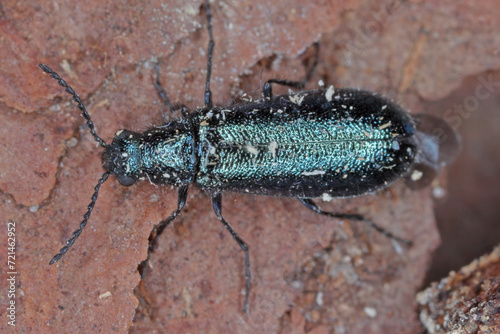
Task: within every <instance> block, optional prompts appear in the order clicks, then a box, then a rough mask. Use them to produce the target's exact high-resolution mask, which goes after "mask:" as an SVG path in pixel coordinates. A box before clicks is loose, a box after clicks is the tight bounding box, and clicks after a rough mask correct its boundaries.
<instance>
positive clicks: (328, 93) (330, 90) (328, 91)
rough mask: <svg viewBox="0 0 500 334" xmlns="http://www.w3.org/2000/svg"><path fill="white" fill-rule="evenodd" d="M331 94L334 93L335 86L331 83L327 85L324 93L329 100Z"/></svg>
mask: <svg viewBox="0 0 500 334" xmlns="http://www.w3.org/2000/svg"><path fill="white" fill-rule="evenodd" d="M333 94H335V88H334V87H333V85H332V86H330V87H328V89H327V90H326V93H325V97H326V100H327V101H331V100H332V97H333Z"/></svg>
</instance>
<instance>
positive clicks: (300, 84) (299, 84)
mask: <svg viewBox="0 0 500 334" xmlns="http://www.w3.org/2000/svg"><path fill="white" fill-rule="evenodd" d="M313 46H314V61H313V64H312V66H311V67H310V68H309V70H308V71H307V74H306V77H305V78H304V79H303V80H301V81H292V80H284V79H270V80H267V81H266V83H265V84H264V88H263V89H262V94H263V95H264V98H265V99H271V97H273V90H272V87H271V84H277V85H281V86H286V87H291V88H295V89H304V87H305V85H306V83H307V82H308V81H309V80H311V77H312V75H313V73H314V70H315V69H316V66H317V65H318V58H319V43H318V42H315V43H314V44H313Z"/></svg>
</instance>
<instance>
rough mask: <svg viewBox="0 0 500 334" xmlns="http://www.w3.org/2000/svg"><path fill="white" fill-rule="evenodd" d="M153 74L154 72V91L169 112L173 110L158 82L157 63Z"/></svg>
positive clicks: (158, 67) (158, 69)
mask: <svg viewBox="0 0 500 334" xmlns="http://www.w3.org/2000/svg"><path fill="white" fill-rule="evenodd" d="M155 72H156V79H155V82H154V84H155V87H156V90H157V91H158V96H160V99H162V101H163V103H165V104H166V105H167V108H168V110H169V111H170V112H172V110H174V106H173V105H172V103H171V102H170V100H169V99H168V97H167V93H166V92H165V89H163V86H162V85H161V82H160V66H159V65H158V63H156V64H155Z"/></svg>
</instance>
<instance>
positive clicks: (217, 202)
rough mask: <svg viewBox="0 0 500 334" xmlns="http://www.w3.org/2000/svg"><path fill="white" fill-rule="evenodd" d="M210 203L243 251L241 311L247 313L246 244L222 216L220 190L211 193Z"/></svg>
mask: <svg viewBox="0 0 500 334" xmlns="http://www.w3.org/2000/svg"><path fill="white" fill-rule="evenodd" d="M212 204H213V207H214V211H215V214H216V215H217V218H219V220H220V221H221V222H222V224H223V225H224V227H225V228H226V229H227V230H228V231H229V233H230V234H231V236H232V237H233V238H234V240H236V242H237V243H238V246H240V248H241V249H242V250H243V252H245V302H244V303H243V312H245V313H248V297H249V296H250V278H251V275H250V255H249V251H248V245H247V243H246V242H245V241H243V239H241V238H240V236H239V235H238V234H237V233H236V232H235V231H234V229H233V228H232V227H231V225H229V223H228V222H227V221H226V220H225V219H224V217H222V194H221V193H220V192H215V193H214V194H213V195H212Z"/></svg>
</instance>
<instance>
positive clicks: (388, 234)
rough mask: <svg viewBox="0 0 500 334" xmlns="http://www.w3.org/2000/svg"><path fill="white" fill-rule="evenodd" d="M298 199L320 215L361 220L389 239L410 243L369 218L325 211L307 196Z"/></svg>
mask: <svg viewBox="0 0 500 334" xmlns="http://www.w3.org/2000/svg"><path fill="white" fill-rule="evenodd" d="M298 199H299V201H300V202H301V203H302V204H304V205H305V206H306V207H307V208H308V209H310V210H312V211H314V212H316V213H319V214H320V215H324V216H327V217H332V218H340V219H349V220H356V221H361V222H363V223H365V224H367V225H368V226H370V227H372V228H374V229H375V230H376V231H377V232H379V233H381V234H383V235H385V236H386V237H388V238H390V239H394V240H396V241H399V242H402V243H404V244H406V245H411V241H409V240H406V239H402V238H399V237H397V236H395V235H394V234H392V233H391V232H389V231H387V230H385V229H384V228H382V227H380V226H378V225H377V224H375V223H374V222H372V221H371V220H368V219H366V218H365V217H363V216H362V215H357V214H348V213H334V212H326V211H323V210H321V209H320V208H318V206H317V205H316V203H314V202H313V200H312V199H309V198H300V197H298Z"/></svg>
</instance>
